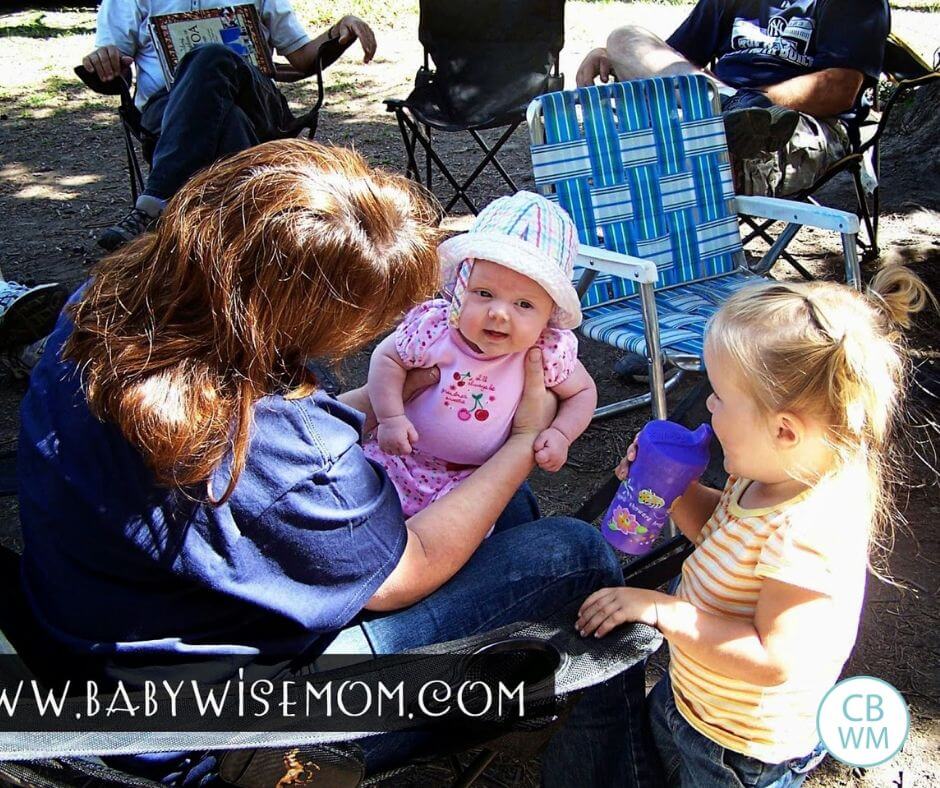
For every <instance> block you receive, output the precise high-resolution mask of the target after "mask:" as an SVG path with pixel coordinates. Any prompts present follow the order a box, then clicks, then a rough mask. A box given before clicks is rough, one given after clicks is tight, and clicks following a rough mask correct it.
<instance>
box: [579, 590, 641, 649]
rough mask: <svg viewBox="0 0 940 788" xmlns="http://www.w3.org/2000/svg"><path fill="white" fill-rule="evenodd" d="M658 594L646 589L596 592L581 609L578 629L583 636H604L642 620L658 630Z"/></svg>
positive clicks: (585, 601) (586, 600)
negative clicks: (629, 623) (621, 626)
mask: <svg viewBox="0 0 940 788" xmlns="http://www.w3.org/2000/svg"><path fill="white" fill-rule="evenodd" d="M655 593H656V592H655V591H652V592H651V591H647V590H646V589H644V588H623V587H619V588H602V589H601V590H600V591H595V592H594V593H593V594H591V595H590V596H589V597H588V598H587V599H585V600H584V604H583V605H581V609H580V610H578V620H577V621H575V624H574V626H575V629H577V630H578V632H579V633H580V634H581V637H587V636H588V635H591V634H593V635H594V637H596V638H600V637H604V635H606V634H607V633H608V632H610V630H612V629H613V628H614V627H619V626H620V625H621V624H626V623H628V622H631V621H639V622H640V623H641V624H648V625H649V626H651V627H655V626H657V625H658V624H659V616H658V615H657V611H656V600H655V597H654V594H655Z"/></svg>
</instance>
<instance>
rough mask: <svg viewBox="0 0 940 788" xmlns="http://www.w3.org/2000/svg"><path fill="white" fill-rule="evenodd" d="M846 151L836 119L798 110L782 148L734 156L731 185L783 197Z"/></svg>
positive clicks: (810, 181)
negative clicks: (792, 128) (794, 122)
mask: <svg viewBox="0 0 940 788" xmlns="http://www.w3.org/2000/svg"><path fill="white" fill-rule="evenodd" d="M848 151H849V138H848V135H847V134H846V131H845V127H844V126H843V125H842V123H841V122H840V121H838V120H819V119H818V118H814V117H812V116H811V115H804V114H802V113H801V114H800V122H799V123H798V124H797V127H796V131H794V132H793V136H792V137H790V141H789V142H788V143H787V145H786V147H785V148H784V149H783V150H780V151H777V152H776V153H767V154H762V155H761V156H759V157H755V158H752V159H735V158H734V157H732V164H733V168H734V186H735V191H736V192H737V193H738V194H748V195H754V196H759V197H787V196H789V195H792V194H796V193H797V192H800V191H802V190H803V189H806V188H808V187H810V186H812V185H813V183H814V182H815V181H816V179H817V178H818V177H819V176H821V175H822V174H823V173H824V172H825V171H826V170H827V169H829V167H831V166H832V165H833V164H834V163H835V162H837V161H838V160H839V159H841V158H842V157H843V156H845V155H846V154H847V153H848Z"/></svg>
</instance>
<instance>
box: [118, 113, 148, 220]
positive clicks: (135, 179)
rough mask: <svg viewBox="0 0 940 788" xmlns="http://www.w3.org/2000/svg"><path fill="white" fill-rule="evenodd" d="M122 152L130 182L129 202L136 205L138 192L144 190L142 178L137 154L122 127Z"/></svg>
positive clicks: (129, 134) (128, 134)
mask: <svg viewBox="0 0 940 788" xmlns="http://www.w3.org/2000/svg"><path fill="white" fill-rule="evenodd" d="M123 128H124V150H125V152H126V153H127V176H128V178H129V179H130V182H131V200H132V201H133V203H134V204H135V205H136V204H137V198H138V196H140V192H142V191H143V189H144V176H143V174H142V173H141V171H140V163H139V162H138V161H137V154H136V152H135V151H134V143H133V141H132V140H131V133H130V131H129V130H128V128H127V126H126V125H124V126H123Z"/></svg>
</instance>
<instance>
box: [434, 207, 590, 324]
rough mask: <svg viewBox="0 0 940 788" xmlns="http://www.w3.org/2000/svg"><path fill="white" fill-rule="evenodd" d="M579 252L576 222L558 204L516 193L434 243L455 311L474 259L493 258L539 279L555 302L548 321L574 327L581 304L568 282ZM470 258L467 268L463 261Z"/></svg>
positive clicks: (501, 263) (578, 318)
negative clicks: (458, 231)
mask: <svg viewBox="0 0 940 788" xmlns="http://www.w3.org/2000/svg"><path fill="white" fill-rule="evenodd" d="M577 252H578V234H577V230H575V226H574V222H572V221H571V218H570V217H569V216H568V214H567V213H565V212H564V211H563V210H562V209H561V208H559V207H558V206H557V205H553V204H552V203H550V202H549V201H548V200H546V199H545V198H544V197H542V196H540V195H538V194H534V193H532V192H516V193H515V194H514V195H512V196H511V197H500V198H499V199H497V200H494V201H493V202H491V203H490V204H489V205H487V206H486V207H485V208H484V209H483V210H482V211H480V215H479V216H477V218H476V221H475V222H474V223H473V226H472V227H471V228H470V230H469V231H468V232H466V233H463V234H461V235H457V236H454V237H453V238H448V239H447V240H446V241H444V243H442V244H441V245H440V246H439V247H438V257H439V258H440V262H441V274H442V279H443V281H444V283H445V289H447V290H448V292H449V293H450V295H451V298H452V301H453V302H454V306H455V313H456V312H457V311H459V302H460V299H461V298H462V296H463V292H462V291H463V287H465V286H466V279H467V278H469V271H470V264H472V261H473V260H475V259H476V260H491V261H493V262H494V263H499V264H500V265H504V266H506V267H507V268H511V269H512V270H513V271H516V272H517V273H520V274H522V275H523V276H527V277H529V278H530V279H532V280H534V281H536V282H538V283H539V284H540V285H541V286H542V287H543V288H545V292H547V293H548V294H549V295H550V296H551V297H552V300H553V301H554V302H555V309H554V311H553V312H552V316H551V319H550V320H549V325H550V326H552V327H553V328H577V327H578V326H579V325H581V305H580V303H579V301H578V293H577V291H576V290H575V289H574V286H573V285H572V284H571V272H572V269H573V268H574V259H575V256H576V255H577ZM466 261H469V264H468V265H467V266H463V267H462V263H464V262H466Z"/></svg>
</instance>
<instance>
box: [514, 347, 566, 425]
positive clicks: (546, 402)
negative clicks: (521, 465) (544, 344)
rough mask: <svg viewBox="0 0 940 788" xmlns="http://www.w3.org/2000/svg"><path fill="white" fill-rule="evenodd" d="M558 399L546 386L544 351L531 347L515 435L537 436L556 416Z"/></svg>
mask: <svg viewBox="0 0 940 788" xmlns="http://www.w3.org/2000/svg"><path fill="white" fill-rule="evenodd" d="M557 410H558V400H557V399H555V395H554V394H552V393H551V392H549V391H548V390H546V388H545V372H544V371H543V369H542V351H541V350H539V349H538V348H537V347H532V348H529V350H528V352H526V355H525V384H524V387H523V389H522V399H521V400H520V401H519V407H518V408H516V415H515V417H514V418H513V420H512V434H513V435H531V436H532V440H533V442H534V441H535V437H536V436H537V435H538V434H539V433H540V432H541V431H542V430H544V429H545V428H547V427H548V425H549V424H551V423H552V420H553V419H554V418H555V413H556V411H557Z"/></svg>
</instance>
